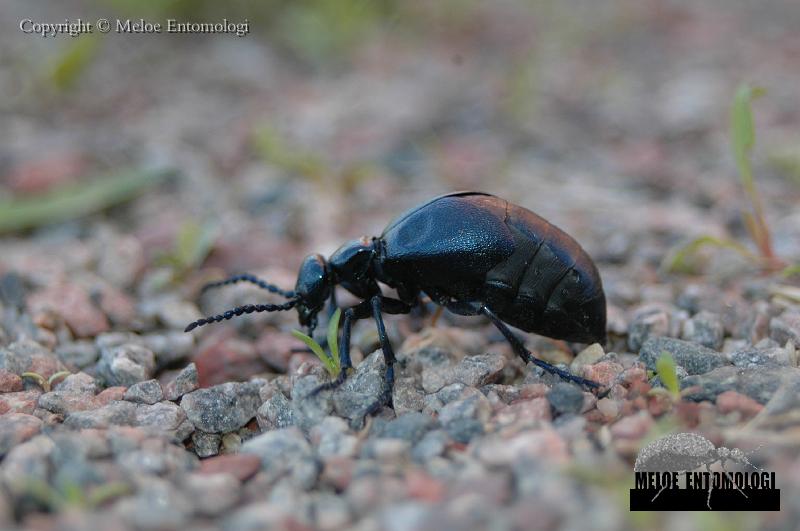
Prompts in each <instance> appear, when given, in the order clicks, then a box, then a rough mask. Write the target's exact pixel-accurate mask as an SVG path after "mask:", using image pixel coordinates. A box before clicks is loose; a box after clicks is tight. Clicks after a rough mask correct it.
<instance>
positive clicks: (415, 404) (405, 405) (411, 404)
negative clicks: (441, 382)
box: [392, 377, 425, 417]
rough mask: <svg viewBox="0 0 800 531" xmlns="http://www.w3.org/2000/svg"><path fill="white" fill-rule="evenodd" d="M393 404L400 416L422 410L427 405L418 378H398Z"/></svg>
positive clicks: (393, 394)
mask: <svg viewBox="0 0 800 531" xmlns="http://www.w3.org/2000/svg"><path fill="white" fill-rule="evenodd" d="M392 404H393V405H394V412H395V414H396V415H397V416H398V417H399V416H401V415H404V414H406V413H411V412H414V411H422V409H423V408H424V407H425V393H424V392H423V391H422V389H421V388H420V387H419V386H417V383H416V378H413V377H411V378H398V379H397V380H396V381H395V384H394V391H393V393H392Z"/></svg>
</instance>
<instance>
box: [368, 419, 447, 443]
mask: <svg viewBox="0 0 800 531" xmlns="http://www.w3.org/2000/svg"><path fill="white" fill-rule="evenodd" d="M437 424H438V422H436V420H435V419H433V418H432V417H431V416H430V415H425V414H424V413H418V412H412V413H406V414H405V415H401V416H398V417H397V418H396V419H393V420H390V421H389V422H387V423H386V424H384V425H383V427H382V428H381V429H380V430H378V431H377V433H376V436H378V437H383V438H388V439H402V440H404V441H409V442H410V443H411V444H412V445H413V444H416V443H417V442H418V441H420V440H421V439H422V438H423V437H424V436H425V434H426V433H427V432H428V431H430V430H432V429H433V428H435V427H436V426H437Z"/></svg>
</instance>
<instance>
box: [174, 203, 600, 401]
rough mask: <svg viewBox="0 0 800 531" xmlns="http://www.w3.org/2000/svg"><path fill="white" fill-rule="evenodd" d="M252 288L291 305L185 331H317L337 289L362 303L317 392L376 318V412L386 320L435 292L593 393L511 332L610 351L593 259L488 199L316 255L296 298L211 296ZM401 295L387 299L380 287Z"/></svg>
mask: <svg viewBox="0 0 800 531" xmlns="http://www.w3.org/2000/svg"><path fill="white" fill-rule="evenodd" d="M236 282H250V283H253V284H255V285H257V286H260V287H261V288H264V289H266V290H269V291H270V292H272V293H276V294H278V295H281V296H283V297H284V298H286V299H288V300H287V302H285V303H283V304H249V305H246V306H240V307H237V308H233V309H231V310H228V311H226V312H224V313H222V314H219V315H214V316H210V317H206V318H204V319H200V320H197V321H195V322H193V323H191V324H189V325H188V326H187V327H186V331H187V332H189V331H191V330H193V329H194V328H196V327H198V326H203V325H206V324H209V323H212V322H219V321H222V320H226V319H231V318H233V317H236V316H239V315H243V314H249V313H254V312H272V311H284V310H290V309H292V308H295V309H296V310H297V313H298V317H299V321H300V324H301V325H302V326H306V327H308V329H309V335H311V334H312V333H313V330H314V328H315V327H316V324H317V314H318V313H319V312H320V311H321V310H322V308H323V307H324V305H325V303H326V302H327V301H330V303H331V308H333V307H335V306H336V298H335V295H334V288H335V286H337V285H339V286H342V287H343V288H344V289H346V290H347V291H349V292H350V293H352V294H354V295H356V296H357V297H359V298H360V299H362V302H360V303H359V304H356V305H355V306H352V307H350V308H347V309H346V310H345V311H344V319H343V323H342V332H341V334H342V335H341V339H340V348H339V358H340V366H341V371H340V373H339V375H338V376H337V378H336V379H335V380H333V381H330V382H327V383H325V384H323V385H321V386H319V387H318V388H317V389H315V390H314V392H313V393H312V394H315V393H317V392H319V391H321V390H324V389H333V388H335V387H338V386H339V385H341V384H342V383H343V382H344V381H345V379H346V378H347V370H348V369H351V368H352V362H351V360H350V332H351V329H352V326H353V322H354V321H356V320H359V319H365V318H369V317H372V318H373V319H374V320H375V323H376V325H377V328H378V336H379V340H380V345H381V349H382V351H383V356H384V360H385V363H386V372H385V375H384V383H385V385H384V387H385V391H384V393H383V395H382V396H381V399H380V400H379V401H378V402H377V403H376V404H375V407H374V408H371V410H372V412H374V410H377V409H379V408H380V407H381V406H382V405H383V404H385V403H388V404H389V405H391V391H392V386H393V383H394V363H395V356H394V352H393V350H392V346H391V344H390V343H389V340H388V338H387V335H386V328H385V326H384V322H383V313H388V314H404V313H409V312H410V311H411V309H412V308H413V307H414V306H416V305H418V304H419V303H420V302H419V301H420V294H421V293H424V294H426V295H427V296H428V297H429V298H430V299H431V300H432V301H433V302H434V303H436V304H438V305H440V306H443V307H445V308H447V309H448V310H450V311H452V312H453V313H456V314H460V315H484V316H486V317H488V318H489V320H490V321H491V322H492V323H493V324H494V325H495V326H496V327H497V328H498V329H499V330H500V332H501V333H502V334H503V336H504V337H505V338H506V340H507V341H508V342H509V343H510V344H511V347H512V349H513V350H514V352H515V353H516V354H517V355H518V356H520V357H521V358H522V359H523V360H524V361H525V362H526V363H533V364H535V365H537V366H539V367H541V368H542V369H544V370H545V371H548V372H550V373H553V374H556V375H558V376H559V377H561V378H563V379H565V380H567V381H572V382H575V383H578V384H580V385H583V386H585V387H588V388H598V387H599V384H598V383H596V382H593V381H591V380H587V379H585V378H581V377H579V376H576V375H573V374H571V373H570V372H568V371H565V370H563V369H560V368H558V367H556V366H554V365H551V364H549V363H547V362H545V361H543V360H540V359H537V358H536V357H534V356H533V355H532V354H531V353H530V351H528V350H527V349H526V348H525V346H524V344H523V342H522V340H521V339H520V338H519V337H517V335H516V334H515V333H514V332H512V331H511V329H510V328H509V325H511V326H514V327H516V328H519V329H521V330H523V331H526V332H535V333H538V334H541V335H544V336H548V337H551V338H554V339H563V340H566V341H573V342H581V343H592V342H600V343H604V342H605V340H606V300H605V294H604V292H603V286H602V282H601V280H600V275H599V273H598V271H597V267H596V266H595V264H594V262H593V261H592V259H591V258H590V257H589V255H588V254H587V253H586V252H585V251H584V250H583V249H582V248H581V246H580V245H579V244H578V243H577V242H576V241H575V240H574V239H573V238H572V237H571V236H569V235H568V234H566V233H565V232H563V231H562V230H561V229H559V228H557V227H556V226H555V225H552V224H551V223H549V222H548V221H546V220H545V219H543V218H541V217H539V216H538V215H536V214H534V213H533V212H531V211H530V210H527V209H525V208H523V207H521V206H518V205H515V204H513V203H510V202H509V201H506V200H505V199H501V198H499V197H496V196H493V195H490V194H486V193H481V192H455V193H450V194H447V195H442V196H439V197H435V198H433V199H431V200H429V201H427V202H426V203H423V204H421V205H419V206H416V207H414V208H411V209H410V210H408V211H406V212H405V213H403V214H401V215H400V216H399V217H397V218H396V219H395V220H394V221H392V222H391V223H389V225H388V226H387V227H386V229H384V231H383V233H382V234H381V235H380V236H378V237H373V238H367V237H362V238H360V239H356V240H352V241H350V242H347V243H345V244H344V245H342V246H341V247H340V248H339V249H338V250H336V251H335V252H334V253H333V254H332V255H331V256H330V258H329V259H327V260H326V259H325V258H324V257H323V256H322V255H319V254H312V255H309V256H307V257H306V258H305V259H304V260H303V262H302V265H301V266H300V270H299V272H298V275H297V284H296V285H295V289H294V291H287V290H282V289H281V288H279V287H277V286H274V285H272V284H269V283H267V282H265V281H263V280H260V279H258V278H256V277H254V276H252V275H247V274H245V275H237V276H233V277H230V278H228V279H226V280H222V281H219V282H213V283H211V284H208V285H207V286H205V288H204V289H209V288H213V287H219V286H224V285H229V284H233V283H236ZM379 282H380V283H383V284H385V285H387V286H389V287H391V288H394V289H395V290H396V292H397V298H393V297H387V296H385V295H383V293H382V292H381V288H380V287H379V284H378V283H379Z"/></svg>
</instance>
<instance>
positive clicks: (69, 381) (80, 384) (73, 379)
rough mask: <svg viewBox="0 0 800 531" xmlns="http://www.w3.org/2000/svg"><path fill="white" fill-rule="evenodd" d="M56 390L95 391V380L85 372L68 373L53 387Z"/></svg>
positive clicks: (73, 391) (92, 393)
mask: <svg viewBox="0 0 800 531" xmlns="http://www.w3.org/2000/svg"><path fill="white" fill-rule="evenodd" d="M53 388H54V389H55V390H56V391H61V392H64V393H75V394H89V395H94V394H95V393H97V382H95V380H94V378H92V377H91V376H90V375H88V374H86V373H85V372H79V373H76V374H70V375H68V376H67V377H66V378H64V379H63V380H61V381H60V382H58V383H57V384H55V386H54V387H53Z"/></svg>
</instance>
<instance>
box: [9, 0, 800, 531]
mask: <svg viewBox="0 0 800 531" xmlns="http://www.w3.org/2000/svg"><path fill="white" fill-rule="evenodd" d="M122 4H124V3H119V5H122ZM749 4H750V5H748V3H746V2H727V1H726V2H722V1H721V0H716V1H715V0H704V1H701V2H663V1H652V2H634V3H631V2H623V1H620V2H602V3H586V2H579V1H577V0H575V1H568V2H558V3H555V2H553V3H550V2H543V3H541V5H537V7H535V8H532V7H526V5H524V3H516V2H498V3H496V4H495V3H492V4H491V7H490V4H483V5H481V4H475V5H470V6H469V7H463V9H458V10H456V11H454V12H451V11H450V10H449V9H448V8H444V7H434V6H432V5H429V4H428V3H424V2H411V3H409V4H408V6H406V7H405V8H403V9H402V10H400V12H399V14H398V15H397V16H396V17H394V16H389V15H385V14H378V15H375V16H376V17H378V18H377V20H370V24H369V25H368V28H369V29H368V30H364V31H361V32H360V33H359V37H358V39H357V40H356V41H355V42H354V43H348V45H347V46H346V47H344V48H342V46H344V45H343V44H342V43H341V42H339V41H338V40H336V39H337V37H336V35H337V34H335V33H330V31H331V30H325V31H323V30H321V29H320V30H319V32H318V33H313V35H321V36H322V37H319V39H321V41H320V42H322V43H323V44H322V45H320V44H319V42H318V41H317V40H314V39H312V40H310V41H304V40H302V39H300V38H299V37H296V36H295V35H294V34H292V35H289V37H286V36H285V35H284V33H286V32H283V33H280V32H278V31H277V29H276V28H283V27H285V25H286V24H289V22H291V21H295V18H297V17H301V16H306V17H311V16H313V15H314V14H315V12H314V11H313V10H310V9H307V10H306V11H302V9H301V10H300V11H291V10H289V9H288V8H286V7H284V8H283V10H282V11H281V10H278V11H276V12H278V13H280V14H281V17H283V18H278V20H279V21H280V24H277V25H276V23H275V22H274V21H273V22H272V23H271V24H272V25H267V22H265V21H264V20H263V18H259V17H257V16H255V15H254V16H253V28H254V32H253V34H251V35H249V36H248V37H245V38H241V39H237V38H235V37H231V36H213V37H208V36H194V37H192V36H185V37H177V36H174V35H150V36H141V35H127V36H126V35H108V36H105V37H104V38H103V39H100V40H98V41H97V42H99V44H96V45H95V47H94V48H93V51H92V55H91V58H90V63H89V65H88V66H85V67H83V70H82V71H81V73H80V75H79V76H78V77H77V79H75V80H73V81H72V86H70V87H67V88H61V89H58V88H57V87H56V85H57V83H56V81H54V80H57V79H58V78H57V77H53V76H54V75H55V74H54V72H55V70H53V69H54V68H55V67H53V66H52V65H53V64H59V63H58V61H59V60H60V61H61V64H62V65H63V62H64V54H65V50H67V49H68V45H69V44H70V43H74V42H78V41H73V40H69V38H68V37H59V38H49V39H42V38H39V37H36V36H31V35H24V34H22V33H21V32H16V33H15V32H11V31H9V32H3V33H2V34H0V47H2V49H3V56H1V57H2V60H0V91H2V93H3V94H4V97H3V102H2V104H0V105H2V109H0V111H1V114H0V115H2V117H3V118H2V120H3V127H2V128H0V174H2V175H3V176H4V178H3V180H2V182H0V200H2V199H8V198H11V197H20V196H23V195H25V194H28V195H30V194H37V193H38V194H41V193H45V192H46V191H48V190H52V189H55V188H56V187H58V186H61V185H68V184H71V183H75V182H81V181H82V179H83V177H84V176H85V175H89V174H95V173H97V174H106V173H113V172H114V171H116V170H118V169H119V168H126V167H133V168H141V169H153V168H157V169H161V168H167V169H169V170H171V171H172V172H174V173H175V175H173V176H172V177H170V178H169V179H167V180H166V181H164V182H162V183H160V184H158V185H157V186H155V187H152V188H151V189H149V190H148V191H146V192H145V193H143V194H142V195H141V196H140V197H138V198H136V199H135V200H131V201H127V202H126V203H125V204H120V205H116V206H114V207H112V208H109V209H105V211H104V212H101V213H95V214H93V215H89V216H83V217H80V218H78V219H73V220H69V221H65V222H60V223H57V224H50V225H46V226H40V227H35V228H33V229H31V230H28V231H26V232H21V231H15V232H14V231H12V232H7V233H5V234H4V235H3V236H2V237H1V238H0V248H2V251H0V459H1V461H0V484H1V485H2V488H1V489H0V528H3V529H66V530H71V529H75V530H78V529H80V530H85V529H104V530H110V529H144V530H161V529H183V528H189V527H190V526H191V528H193V529H200V530H204V529H216V528H223V529H228V530H236V531H239V530H256V529H326V530H335V529H357V530H364V531H366V530H372V529H389V530H393V531H402V530H424V529H486V528H491V529H503V530H505V529H609V530H617V529H636V528H648V529H694V528H698V527H703V528H724V529H757V528H760V529H795V528H796V527H797V525H798V522H800V504H798V501H797V500H800V458H799V457H798V456H799V455H800V398H798V396H800V395H799V394H798V392H799V391H800V369H799V368H798V349H797V347H798V345H800V279H798V276H797V275H795V276H793V277H791V276H789V277H787V276H782V275H781V274H779V273H768V272H767V273H765V272H763V271H762V270H760V269H759V268H758V267H757V266H756V264H754V263H753V262H752V261H749V260H747V259H746V258H743V257H742V256H741V255H740V254H738V253H737V252H735V251H732V250H730V249H708V250H707V252H704V253H701V254H700V256H699V257H697V259H696V260H694V261H693V262H692V263H691V264H690V265H691V270H690V271H689V272H688V273H686V274H678V273H672V272H669V271H668V270H667V268H665V267H664V264H665V263H666V260H668V257H669V256H671V253H673V252H674V249H675V248H676V246H678V245H681V244H683V243H686V242H688V241H690V240H691V239H692V238H695V237H698V236H704V235H711V236H714V237H728V238H733V239H734V240H736V241H739V242H742V243H743V244H745V245H750V243H749V241H748V240H747V235H746V230H745V227H744V223H743V221H742V215H741V212H742V210H743V209H747V208H748V203H747V200H746V196H745V194H744V193H743V191H742V189H741V184H740V182H739V181H738V179H737V174H736V168H735V165H734V163H733V161H732V155H731V151H730V147H729V143H728V138H727V131H726V121H727V113H728V109H729V105H730V102H731V99H732V95H733V93H734V91H735V89H736V86H737V85H738V84H739V83H740V82H741V81H752V82H754V83H757V84H759V85H763V86H765V87H767V88H768V93H767V95H766V96H764V97H763V98H761V99H759V100H758V101H757V103H756V104H755V105H756V107H755V108H756V128H757V134H758V143H757V149H756V151H755V153H754V169H755V173H756V175H757V183H758V186H759V188H760V190H761V192H762V195H763V199H764V204H765V210H766V217H767V220H768V222H769V225H770V227H771V229H772V237H773V242H774V248H775V251H776V254H777V255H778V256H779V257H780V258H781V259H782V260H783V261H785V262H786V263H787V264H792V263H800V208H798V205H799V204H800V185H799V181H797V175H798V173H797V168H798V167H800V164H798V160H800V159H798V158H797V153H798V151H800V150H798V138H800V113H798V109H797V90H796V87H798V86H800V68H798V67H800V60H798V58H800V41H798V38H797V32H796V28H797V27H798V24H800V10H798V9H797V7H796V6H795V5H794V4H793V1H792V0H785V1H777V0H776V1H769V2H765V3H759V4H758V5H755V3H749ZM281 5H282V4H281ZM442 5H444V3H443V4H442ZM117 8H119V9H122V8H121V7H118V6H117V7H114V6H113V4H112V3H108V4H105V3H100V4H99V7H98V5H93V6H91V7H89V6H84V5H83V4H81V3H77V2H74V3H61V2H43V3H37V4H36V5H35V6H33V5H31V4H30V3H27V2H21V1H16V0H14V1H12V2H9V3H8V5H7V7H6V8H4V11H5V13H4V17H5V18H8V19H9V20H15V21H16V20H20V19H23V18H33V19H34V20H42V21H50V22H58V21H60V20H61V19H63V18H64V17H70V18H76V17H77V16H78V15H79V14H80V15H81V16H83V17H84V18H91V17H92V16H95V15H97V16H99V15H105V16H111V15H110V13H114V16H122V15H121V14H120V13H121V12H122V11H120V12H119V13H118V12H117V11H114V9H117ZM206 9H208V6H206ZM276 9H277V8H276ZM398 9H399V8H398ZM298 13H299V14H298ZM304 13H305V14H304ZM317 15H319V13H317ZM328 15H331V14H330V13H328ZM331 16H332V15H331ZM158 17H162V18H164V17H166V14H165V13H156V14H153V15H152V17H151V18H158ZM292 17H295V18H292ZM302 20H306V19H302ZM308 20H312V19H308ZM323 20H325V19H323ZM340 22H341V21H340ZM259 24H261V26H260V27H259ZM281 24H283V25H281ZM288 27H290V28H295V29H297V28H298V27H300V26H297V27H295V26H288ZM259 28H260V30H259ZM326 31H327V33H326ZM281 35H284V37H281ZM325 37H327V38H329V39H331V41H330V43H328V41H325ZM293 38H294V40H293ZM339 38H341V36H339ZM315 43H316V44H315ZM325 43H328V44H327V45H326V44H325ZM312 44H313V45H314V46H312ZM334 44H335V46H334ZM304 46H305V47H304ZM315 46H316V47H315ZM165 52H168V53H165ZM59 58H60V59H59ZM54 61H55V63H54ZM48 76H50V77H48ZM792 87H795V88H792ZM787 153H788V154H789V155H787ZM792 156H793V157H794V158H792ZM787 161H788V162H787ZM792 161H794V162H793V164H794V166H792V165H791V164H792ZM455 189H481V190H485V191H489V192H492V193H495V194H496V195H500V196H502V197H506V198H508V199H511V200H512V201H514V202H516V203H518V204H521V205H523V206H525V207H528V208H530V209H532V210H535V211H536V212H538V213H539V214H541V215H543V216H544V217H546V218H548V219H550V220H551V221H553V222H554V223H556V224H557V225H559V226H560V227H562V228H563V229H565V230H567V231H568V232H569V233H570V234H572V235H573V236H575V238H576V239H577V240H578V241H580V242H581V244H582V245H583V246H584V247H585V248H586V249H587V251H588V252H589V253H590V254H591V255H592V256H593V257H594V258H595V260H596V262H597V264H598V267H599V269H600V272H601V276H602V278H603V282H604V286H605V291H606V295H607V298H608V302H609V309H608V311H609V322H608V330H609V342H608V344H606V345H603V346H601V345H590V346H587V345H576V344H565V343H564V342H560V341H552V340H549V339H547V338H543V337H539V336H535V335H529V336H527V345H528V347H529V348H530V349H531V350H532V351H534V352H535V353H536V355H538V356H539V357H541V358H542V359H545V360H547V361H550V362H552V363H557V364H564V366H566V367H568V368H569V369H570V370H572V371H573V372H574V373H576V374H579V375H582V376H584V377H586V378H590V379H593V380H596V381H598V382H601V383H602V384H603V385H605V386H607V387H609V388H610V392H609V393H608V395H607V396H606V397H604V398H600V399H598V398H597V397H596V396H595V395H594V394H592V393H589V392H585V391H582V390H581V389H579V388H577V387H575V386H573V385H569V384H566V383H564V382H561V381H559V380H558V379H557V378H553V377H552V376H551V375H548V374H543V373H542V372H541V371H540V370H538V369H536V368H533V367H526V366H524V365H523V364H522V363H521V362H520V361H519V360H518V359H517V358H516V357H515V356H514V355H513V353H512V352H511V350H510V348H509V346H508V345H507V344H506V343H505V342H504V340H503V338H502V336H501V335H500V334H499V332H497V331H496V330H495V329H494V328H493V327H492V326H491V325H490V324H489V323H488V322H486V321H485V320H482V319H480V318H465V317H458V316H455V315H451V314H448V313H446V312H445V313H444V314H443V316H442V318H441V319H439V321H438V322H437V323H435V325H434V324H433V323H432V319H431V316H430V315H411V316H388V317H387V327H388V333H389V336H390V339H391V341H392V343H393V345H394V346H395V350H396V352H397V357H398V365H397V366H396V384H395V388H394V409H389V408H384V409H383V410H381V411H379V412H378V413H377V414H376V415H374V416H373V417H370V418H368V419H367V421H366V423H364V422H363V421H364V418H363V416H364V411H365V410H366V408H367V407H368V406H369V405H370V404H371V403H372V402H373V401H374V399H375V398H376V397H377V396H378V395H379V393H380V391H381V382H382V375H383V369H384V365H383V358H382V356H381V354H380V352H379V351H378V350H376V349H377V335H376V332H375V330H374V326H373V325H372V324H371V323H369V322H363V323H359V324H357V326H356V327H355V328H354V336H353V351H354V352H353V357H354V361H355V362H356V369H355V372H354V373H353V374H352V375H351V376H350V378H349V379H348V380H347V382H346V384H345V385H343V386H342V387H341V388H340V389H338V390H336V391H333V392H330V391H327V392H323V393H321V394H320V395H318V396H317V397H315V398H306V395H307V393H308V391H309V390H310V389H312V388H314V387H315V386H316V385H318V384H319V383H321V382H323V381H326V379H327V374H326V372H325V370H324V368H323V367H322V366H321V364H320V363H319V362H318V361H317V360H316V358H314V357H313V355H311V354H309V353H305V352H298V351H297V347H299V346H301V344H300V343H299V341H297V340H295V339H294V338H292V336H291V335H290V331H291V330H292V329H294V328H298V325H297V320H296V315H295V314H294V313H293V312H285V313H275V314H267V315H262V314H259V315H251V316H247V317H243V318H241V319H237V320H234V321H231V322H230V323H225V324H219V325H215V326H208V327H203V328H202V329H198V330H197V331H195V332H193V333H191V334H184V333H183V328H184V326H185V325H186V324H187V323H188V322H190V321H192V320H195V319H198V318H200V317H201V316H203V315H210V314H216V313H219V312H220V311H222V310H225V309H227V308H230V307H233V306H235V305H239V304H244V303H254V302H264V301H265V300H270V301H273V302H277V301H275V300H274V299H273V298H272V296H271V295H269V294H265V292H262V291H259V290H258V289H256V288H253V287H249V286H245V285H237V286H231V287H227V288H224V289H220V290H217V291H212V292H207V293H205V294H204V295H202V296H200V295H199V288H200V286H201V285H203V284H204V283H205V282H207V281H209V280H212V279H218V278H221V277H223V276H225V275H227V274H231V273H237V272H242V271H248V272H252V273H254V274H257V275H259V276H262V277H263V278H266V279H268V280H269V281H271V282H273V283H276V284H278V285H280V286H282V287H285V288H287V289H288V288H291V287H292V286H293V284H294V280H295V274H296V268H297V266H298V265H299V263H300V261H301V260H302V257H303V256H304V255H305V254H308V253H309V252H320V253H323V254H326V255H327V254H330V253H331V252H332V251H333V250H335V249H336V248H337V247H338V246H339V245H340V244H341V243H342V242H344V241H345V240H347V239H350V238H353V237H358V236H359V235H361V234H369V235H373V234H379V233H380V231H381V229H382V228H383V226H384V225H385V224H386V223H387V222H388V221H389V220H390V219H391V218H392V217H393V216H395V215H397V214H398V213H400V212H401V211H403V210H404V209H405V208H407V207H410V206H412V205H414V204H416V203H417V202H419V201H421V200H424V199H426V198H428V197H430V196H433V195H436V194H438V193H442V192H444V191H449V190H455ZM204 238H205V240H204ZM203 241H208V245H205V246H204V245H202V242H203ZM182 242H183V243H182ZM187 246H188V248H189V249H188V250H187V249H186V247H187ZM193 249H194V250H196V251H197V252H196V253H195V254H193V252H194V251H193ZM340 302H341V303H342V304H343V305H347V304H351V303H353V302H354V299H352V297H350V298H348V297H347V295H346V294H344V293H342V294H341V296H340ZM320 328H321V329H322V328H324V323H323V326H321V327H320ZM664 351H667V352H669V353H670V354H672V356H673V358H674V359H675V362H676V364H677V375H678V377H679V380H680V387H681V390H682V391H681V397H680V398H679V399H676V398H673V397H672V396H671V395H670V394H669V393H668V392H666V391H665V390H664V389H663V386H662V384H661V382H660V379H659V378H658V377H657V376H655V375H654V374H653V372H652V371H653V370H654V369H655V364H656V361H657V359H658V357H659V356H660V355H661V353H662V352H664ZM31 373H35V375H39V377H36V376H33V375H32V374H31ZM674 431H697V432H699V433H702V434H703V435H704V436H705V437H707V438H708V439H709V440H711V441H712V442H713V443H714V444H716V445H717V446H720V445H724V446H728V447H737V448H741V449H742V450H745V451H751V450H752V451H754V453H753V454H752V456H751V460H753V462H755V463H756V464H758V466H761V467H763V468H765V469H768V470H776V471H777V474H778V477H777V479H778V483H779V484H778V486H779V488H781V492H782V495H781V498H782V505H781V507H782V510H781V512H780V513H742V514H728V513H709V514H700V513H697V514H692V513H631V512H630V511H629V510H628V489H629V488H632V486H633V461H634V459H635V456H636V452H637V451H638V450H639V449H640V448H641V447H643V446H644V445H645V444H647V443H648V442H649V441H652V440H653V439H655V438H657V437H659V436H661V435H663V434H665V433H668V432H674Z"/></svg>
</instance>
